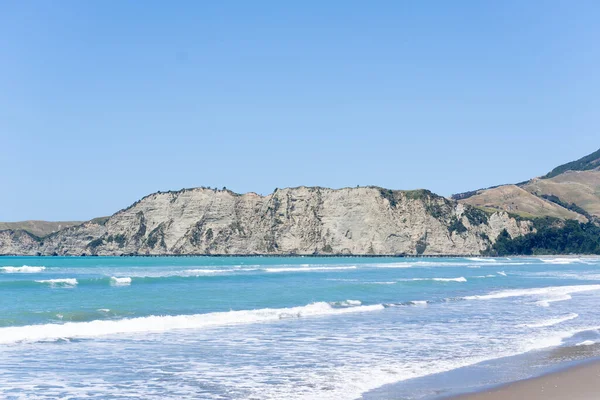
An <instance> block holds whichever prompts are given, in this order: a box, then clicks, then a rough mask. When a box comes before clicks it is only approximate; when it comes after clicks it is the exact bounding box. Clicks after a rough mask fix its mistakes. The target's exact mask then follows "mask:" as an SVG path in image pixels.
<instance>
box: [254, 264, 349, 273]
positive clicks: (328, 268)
mask: <svg viewBox="0 0 600 400" xmlns="http://www.w3.org/2000/svg"><path fill="white" fill-rule="evenodd" d="M346 269H356V266H355V265H352V266H347V267H299V268H265V269H264V271H266V272H312V271H338V270H346Z"/></svg>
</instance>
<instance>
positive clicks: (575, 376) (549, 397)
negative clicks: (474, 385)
mask: <svg viewBox="0 0 600 400" xmlns="http://www.w3.org/2000/svg"><path fill="white" fill-rule="evenodd" d="M599 378H600V360H598V359H593V360H588V361H586V362H582V363H580V364H579V365H576V366H572V367H568V368H566V369H562V370H560V371H556V372H551V373H548V374H545V375H542V376H538V377H534V378H530V379H525V380H520V381H517V382H513V383H509V384H505V385H502V386H500V387H497V388H495V389H489V390H485V391H481V392H478V393H471V394H464V395H458V396H452V397H447V398H446V399H447V400H504V399H531V400H565V399H569V400H595V399H597V398H598V396H600V379H599Z"/></svg>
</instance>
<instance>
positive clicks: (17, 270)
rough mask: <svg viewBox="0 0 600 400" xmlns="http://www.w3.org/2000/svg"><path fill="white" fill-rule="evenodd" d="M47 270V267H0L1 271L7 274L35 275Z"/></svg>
mask: <svg viewBox="0 0 600 400" xmlns="http://www.w3.org/2000/svg"><path fill="white" fill-rule="evenodd" d="M45 269H46V267H30V266H29V265H23V266H22V267H0V270H2V271H3V272H5V273H7V274H35V273H37V272H42V271H43V270H45Z"/></svg>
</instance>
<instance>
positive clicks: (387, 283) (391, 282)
mask: <svg viewBox="0 0 600 400" xmlns="http://www.w3.org/2000/svg"><path fill="white" fill-rule="evenodd" d="M365 283H368V284H369V285H395V284H396V283H397V282H396V281H380V282H365Z"/></svg>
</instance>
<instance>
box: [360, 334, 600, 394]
mask: <svg viewBox="0 0 600 400" xmlns="http://www.w3.org/2000/svg"><path fill="white" fill-rule="evenodd" d="M599 378H600V344H598V343H597V344H594V345H589V346H561V347H554V348H549V349H544V350H537V351H532V352H528V353H523V354H519V355H515V356H509V357H503V358H498V359H493V360H489V361H484V362H481V363H479V364H474V365H470V366H467V367H462V368H457V369H454V370H450V371H447V372H442V373H438V374H432V375H427V376H423V377H420V378H415V379H409V380H406V381H401V382H397V383H392V384H389V385H384V386H381V387H379V388H377V389H374V390H371V391H368V392H366V393H363V395H362V397H361V398H360V399H361V400H391V399H393V400H506V399H515V400H521V399H522V400H525V399H527V400H529V399H531V400H565V399H569V400H571V399H573V400H596V399H597V398H598V397H599V395H598V394H600V379H599Z"/></svg>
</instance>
